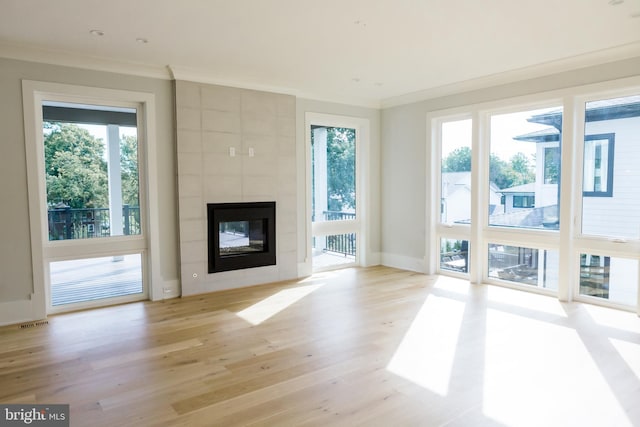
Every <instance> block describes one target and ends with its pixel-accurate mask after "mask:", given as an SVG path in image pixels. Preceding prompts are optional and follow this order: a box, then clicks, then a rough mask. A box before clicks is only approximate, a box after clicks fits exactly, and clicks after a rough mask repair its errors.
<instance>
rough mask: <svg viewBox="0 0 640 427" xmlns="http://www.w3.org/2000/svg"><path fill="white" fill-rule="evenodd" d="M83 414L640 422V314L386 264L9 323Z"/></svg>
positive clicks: (299, 422)
mask: <svg viewBox="0 0 640 427" xmlns="http://www.w3.org/2000/svg"><path fill="white" fill-rule="evenodd" d="M0 403H69V404H70V405H71V406H70V409H71V425H72V426H236V425H237V426H303V425H310V426H329V425H330V426H353V425H363V426H389V425H394V426H581V427H583V426H610V425H611V426H614V425H615V426H633V425H636V426H637V425H640V318H638V316H636V315H635V314H633V313H627V312H621V311H616V310H610V309H605V308H601V307H595V306H589V305H583V304H577V303H571V304H563V303H560V302H558V301H557V300H555V299H553V298H548V297H544V296H540V295H536V294H530V293H525V292H519V291H515V290H511V289H505V288H500V287H492V286H473V285H469V284H468V283H467V282H465V281H461V280H458V279H453V278H447V277H438V276H425V275H421V274H416V273H411V272H406V271H400V270H396V269H392V268H387V267H373V268H367V269H358V268H352V269H346V270H340V271H335V272H327V273H322V274H317V275H315V276H312V277H310V278H307V279H305V280H300V281H294V282H283V283H276V284H270V285H264V286H258V287H251V288H245V289H239V290H230V291H223V292H217V293H212V294H206V295H201V296H194V297H188V298H182V299H174V300H167V301H164V302H140V303H132V304H126V305H120V306H114V307H108V308H103V309H97V310H91V311H84V312H76V313H67V314H62V315H57V316H52V317H50V318H49V323H48V325H43V326H34V327H30V328H23V329H21V328H20V327H19V326H17V325H16V326H8V327H3V328H0Z"/></svg>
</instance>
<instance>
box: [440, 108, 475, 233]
mask: <svg viewBox="0 0 640 427" xmlns="http://www.w3.org/2000/svg"><path fill="white" fill-rule="evenodd" d="M441 139H442V140H441V149H442V158H441V167H440V183H441V193H440V194H441V199H440V221H441V222H442V223H443V224H454V223H456V224H469V223H471V119H465V120H456V121H450V122H444V123H442V127H441Z"/></svg>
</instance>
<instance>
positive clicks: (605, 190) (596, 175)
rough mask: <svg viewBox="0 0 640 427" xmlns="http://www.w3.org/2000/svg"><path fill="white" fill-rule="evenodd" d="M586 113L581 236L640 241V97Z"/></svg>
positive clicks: (604, 102) (590, 105)
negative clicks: (639, 136) (639, 190)
mask: <svg viewBox="0 0 640 427" xmlns="http://www.w3.org/2000/svg"><path fill="white" fill-rule="evenodd" d="M584 109H585V110H584V116H585V122H584V135H585V138H584V145H583V149H584V153H583V155H582V156H581V157H582V159H580V160H582V161H583V166H582V185H581V187H582V234H583V235H588V236H602V237H606V238H622V239H638V238H640V201H639V199H638V197H637V194H638V188H640V169H639V168H638V163H639V162H640V139H638V135H640V95H631V96H625V97H619V98H606V99H600V100H597V101H589V102H585V103H584ZM614 146H615V151H614Z"/></svg>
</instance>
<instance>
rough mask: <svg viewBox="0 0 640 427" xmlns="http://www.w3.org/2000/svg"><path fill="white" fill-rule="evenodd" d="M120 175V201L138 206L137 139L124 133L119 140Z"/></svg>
mask: <svg viewBox="0 0 640 427" xmlns="http://www.w3.org/2000/svg"><path fill="white" fill-rule="evenodd" d="M120 175H121V179H122V203H123V204H125V205H129V206H138V204H139V197H138V195H139V193H140V191H139V189H140V182H139V178H138V139H137V138H136V137H135V136H130V135H125V136H124V137H123V138H122V139H121V140H120Z"/></svg>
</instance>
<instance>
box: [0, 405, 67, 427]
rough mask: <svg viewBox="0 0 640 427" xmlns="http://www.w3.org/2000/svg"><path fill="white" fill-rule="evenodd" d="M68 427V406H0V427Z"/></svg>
mask: <svg viewBox="0 0 640 427" xmlns="http://www.w3.org/2000/svg"><path fill="white" fill-rule="evenodd" d="M25 425H27V426H28V425H32V426H39V427H69V405H2V404H0V427H4V426H25Z"/></svg>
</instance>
